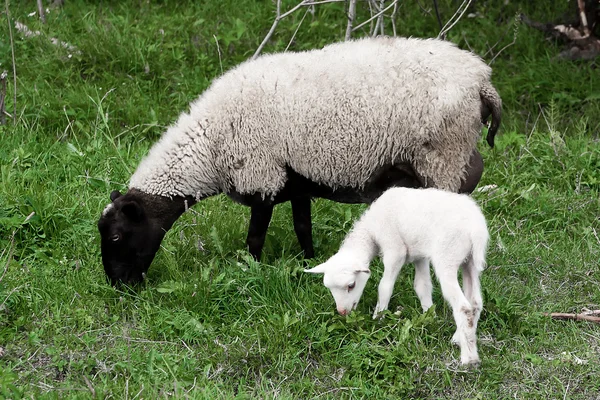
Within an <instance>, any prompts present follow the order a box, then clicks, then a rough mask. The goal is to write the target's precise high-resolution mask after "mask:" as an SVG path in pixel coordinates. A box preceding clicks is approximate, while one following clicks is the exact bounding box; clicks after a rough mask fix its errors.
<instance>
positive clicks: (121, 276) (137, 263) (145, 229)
mask: <svg viewBox="0 0 600 400" xmlns="http://www.w3.org/2000/svg"><path fill="white" fill-rule="evenodd" d="M111 200H112V203H110V204H109V205H108V206H106V208H105V209H104V211H103V212H102V216H101V217H100V220H99V221H98V230H99V231H100V237H101V251H102V263H103V264H104V271H105V272H106V275H107V276H108V278H109V279H110V281H111V283H112V284H113V285H114V284H116V283H117V282H118V281H122V282H125V283H135V282H140V281H142V280H143V279H144V276H145V274H146V272H147V271H148V268H149V267H150V264H151V263H152V260H153V259H154V255H155V254H156V252H157V251H158V249H159V247H160V243H161V241H162V239H163V237H164V235H165V231H164V230H163V229H162V228H161V227H160V226H157V225H156V224H155V223H153V222H152V221H151V220H150V219H149V218H148V217H147V216H146V213H145V212H144V209H143V207H142V205H141V204H140V203H139V202H137V201H136V200H135V199H131V198H128V196H127V195H125V196H121V194H120V193H119V192H113V193H111Z"/></svg>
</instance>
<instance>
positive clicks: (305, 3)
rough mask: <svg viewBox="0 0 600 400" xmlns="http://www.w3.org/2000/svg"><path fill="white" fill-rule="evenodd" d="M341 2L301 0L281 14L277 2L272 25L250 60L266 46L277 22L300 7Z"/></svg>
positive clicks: (340, 0) (278, 1) (335, 0)
mask: <svg viewBox="0 0 600 400" xmlns="http://www.w3.org/2000/svg"><path fill="white" fill-rule="evenodd" d="M342 1H346V0H315V1H311V0H302V1H301V2H300V3H298V4H296V5H295V6H294V7H292V8H291V9H290V10H288V11H286V12H285V13H283V14H282V13H281V0H277V11H276V16H275V20H274V21H273V25H271V29H269V32H268V33H267V35H266V36H265V38H264V39H263V41H262V42H261V43H260V45H259V46H258V49H256V51H255V52H254V55H253V56H252V60H254V59H255V58H256V57H258V56H259V54H260V53H261V51H262V50H263V48H264V47H265V45H266V44H267V42H268V41H269V39H271V36H273V33H275V28H277V25H279V21H281V20H282V19H284V18H285V17H287V16H288V15H290V14H292V13H294V12H296V11H297V10H298V9H300V8H301V7H309V6H316V5H319V4H326V3H340V2H342Z"/></svg>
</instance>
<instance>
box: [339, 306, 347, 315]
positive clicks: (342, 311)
mask: <svg viewBox="0 0 600 400" xmlns="http://www.w3.org/2000/svg"><path fill="white" fill-rule="evenodd" d="M337 311H338V312H339V313H340V315H347V314H348V310H346V309H345V308H338V309H337Z"/></svg>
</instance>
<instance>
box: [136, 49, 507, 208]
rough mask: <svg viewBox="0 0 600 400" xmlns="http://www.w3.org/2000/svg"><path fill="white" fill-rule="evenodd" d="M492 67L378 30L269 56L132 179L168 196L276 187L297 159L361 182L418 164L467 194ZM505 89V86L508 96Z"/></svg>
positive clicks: (180, 127) (186, 119) (203, 103)
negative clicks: (464, 185)
mask: <svg viewBox="0 0 600 400" xmlns="http://www.w3.org/2000/svg"><path fill="white" fill-rule="evenodd" d="M490 75H491V69H490V68H489V67H488V66H487V65H486V64H485V63H484V62H483V61H482V60H481V59H480V58H479V57H478V56H476V55H474V54H472V53H470V52H468V51H464V50H460V49H459V48H458V47H456V46H455V45H454V44H452V43H449V42H446V41H440V40H436V39H407V38H389V37H378V38H366V39H360V40H354V41H349V42H343V43H337V44H333V45H329V46H326V47H325V48H323V49H321V50H313V51H306V52H299V53H279V54H272V55H264V56H261V57H259V58H258V59H256V60H251V61H247V62H244V63H242V64H241V65H239V66H238V67H236V68H234V69H233V70H231V71H229V72H227V73H225V74H224V75H223V76H222V77H220V78H219V79H217V80H215V81H214V82H213V84H212V85H211V87H210V88H209V89H207V90H206V91H205V92H204V93H203V94H202V95H201V96H200V97H199V98H198V99H197V100H196V101H195V102H193V103H192V104H191V108H190V112H189V113H184V114H182V115H181V116H180V117H179V120H178V121H177V122H176V124H175V125H174V126H171V127H170V128H169V129H168V130H167V132H166V133H165V134H164V135H163V137H162V138H161V140H160V141H159V142H158V143H157V144H156V145H155V146H154V147H153V148H152V149H151V151H150V153H149V155H148V156H147V157H146V158H145V159H144V160H143V161H142V163H141V164H140V166H139V168H138V169H137V171H136V172H135V174H134V175H133V176H132V178H131V181H130V188H136V189H139V190H141V191H143V192H146V193H150V194H154V195H161V196H168V197H171V196H186V195H191V196H194V197H195V198H196V199H197V200H200V199H202V198H205V197H207V196H210V195H213V194H217V193H219V192H221V191H224V192H229V191H230V190H236V191H237V192H239V193H261V194H262V195H263V196H274V195H275V194H276V193H277V192H278V191H279V190H281V188H282V187H283V185H284V183H285V182H286V166H289V167H291V168H292V169H293V170H295V171H296V172H298V173H299V174H301V175H303V176H304V177H306V178H308V179H310V180H312V181H315V182H318V183H321V184H325V185H327V186H329V187H332V188H337V187H343V186H350V187H355V188H361V187H362V185H364V184H365V182H366V181H367V179H368V178H369V176H371V174H372V173H373V172H374V171H375V170H377V168H378V167H381V166H384V165H391V164H395V163H399V162H403V161H409V162H410V163H411V164H412V165H413V167H414V169H415V172H416V173H417V174H418V176H419V177H420V178H421V179H422V180H423V181H424V182H425V184H426V186H435V187H437V188H441V189H447V190H451V191H457V190H458V189H459V187H460V183H461V178H462V177H463V176H464V174H465V166H466V165H467V163H468V161H469V156H470V155H471V152H472V151H473V149H474V148H475V147H476V143H477V141H478V139H479V137H480V135H481V128H482V122H481V98H480V91H483V92H485V91H492V92H493V93H495V90H494V89H493V87H491V84H490ZM496 97H497V94H496Z"/></svg>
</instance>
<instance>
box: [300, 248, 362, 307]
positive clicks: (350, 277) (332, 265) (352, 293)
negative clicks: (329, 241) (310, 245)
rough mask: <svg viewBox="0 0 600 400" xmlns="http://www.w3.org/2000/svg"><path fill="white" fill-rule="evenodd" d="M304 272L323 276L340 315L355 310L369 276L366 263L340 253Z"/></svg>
mask: <svg viewBox="0 0 600 400" xmlns="http://www.w3.org/2000/svg"><path fill="white" fill-rule="evenodd" d="M304 272H310V273H312V274H323V284H324V285H325V286H326V287H327V288H328V289H329V290H330V291H331V294H332V295H333V299H334V300H335V305H336V308H337V311H338V313H340V314H341V315H347V314H349V313H350V311H352V310H354V309H355V308H356V306H357V305H358V301H359V300H360V297H361V296H362V293H363V290H364V289H365V286H366V285H367V281H368V280H369V277H370V276H371V271H370V270H369V264H368V263H364V262H360V261H359V260H358V259H357V258H356V257H352V256H351V255H349V254H342V253H338V254H336V255H334V256H333V257H331V258H330V259H329V260H327V261H326V262H324V263H323V264H320V265H317V266H316V267H314V268H312V269H306V270H304Z"/></svg>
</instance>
